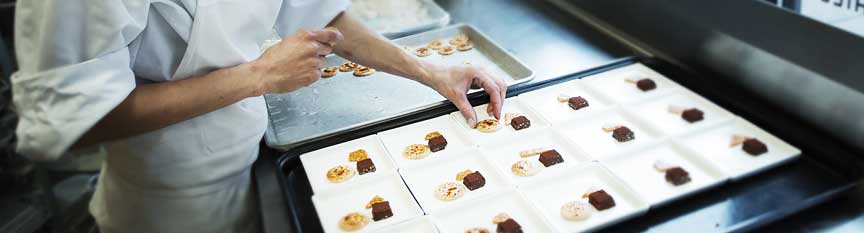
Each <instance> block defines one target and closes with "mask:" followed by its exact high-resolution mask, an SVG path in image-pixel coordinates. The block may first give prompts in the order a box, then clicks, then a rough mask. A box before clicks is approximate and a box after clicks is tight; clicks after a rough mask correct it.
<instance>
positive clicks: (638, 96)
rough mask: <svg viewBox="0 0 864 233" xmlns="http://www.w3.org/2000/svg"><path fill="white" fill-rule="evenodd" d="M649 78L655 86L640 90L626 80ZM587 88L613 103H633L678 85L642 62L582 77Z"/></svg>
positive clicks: (658, 95) (665, 91)
mask: <svg viewBox="0 0 864 233" xmlns="http://www.w3.org/2000/svg"><path fill="white" fill-rule="evenodd" d="M643 78H649V79H651V80H653V81H654V83H656V84H657V88H656V89H654V90H649V91H642V90H639V88H637V87H636V84H635V83H630V82H627V81H626V80H627V79H633V80H639V79H643ZM582 81H583V83H584V84H585V86H586V87H588V89H591V90H592V91H594V92H595V93H598V94H600V95H603V96H605V97H607V98H608V99H610V100H612V101H614V102H615V103H624V104H626V103H633V102H639V101H645V100H649V99H653V98H656V97H660V96H663V95H666V94H669V92H670V91H672V90H675V89H678V88H680V86H679V85H678V84H677V83H675V82H673V81H671V80H669V79H668V78H666V77H664V76H663V75H661V74H659V73H657V72H655V71H654V70H651V69H650V68H648V67H646V66H644V65H642V64H634V65H630V66H626V67H623V68H619V69H615V70H611V71H608V72H603V73H600V74H596V75H592V76H588V77H585V78H583V79H582Z"/></svg>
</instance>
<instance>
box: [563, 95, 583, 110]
mask: <svg viewBox="0 0 864 233" xmlns="http://www.w3.org/2000/svg"><path fill="white" fill-rule="evenodd" d="M567 105H569V106H570V108H572V109H573V110H579V109H582V108H584V107H588V100H585V98H582V96H576V97H570V99H568V100H567Z"/></svg>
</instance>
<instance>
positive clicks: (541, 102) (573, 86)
mask: <svg viewBox="0 0 864 233" xmlns="http://www.w3.org/2000/svg"><path fill="white" fill-rule="evenodd" d="M559 95H566V96H570V97H582V98H584V99H585V100H586V101H588V107H584V108H580V109H579V110H573V109H572V108H570V106H569V105H568V104H567V102H564V103H561V102H559V101H558V96H559ZM517 98H518V99H519V101H520V102H522V103H523V104H525V105H527V106H528V107H530V108H531V109H532V110H534V111H535V112H537V113H538V114H540V115H541V116H542V117H543V118H545V119H546V120H549V122H550V123H551V124H557V123H562V122H566V121H568V120H571V119H574V118H580V117H585V116H589V115H591V114H592V113H596V112H598V111H603V110H606V109H609V108H611V107H612V106H613V105H614V104H613V103H612V101H610V100H608V99H606V98H605V97H602V96H601V95H598V94H596V93H593V92H591V91H590V90H588V89H586V88H585V87H584V83H583V81H581V80H573V81H569V82H566V83H562V84H558V85H554V86H550V87H546V88H543V89H540V90H535V91H531V92H528V93H525V94H521V95H519V96H518V97H517Z"/></svg>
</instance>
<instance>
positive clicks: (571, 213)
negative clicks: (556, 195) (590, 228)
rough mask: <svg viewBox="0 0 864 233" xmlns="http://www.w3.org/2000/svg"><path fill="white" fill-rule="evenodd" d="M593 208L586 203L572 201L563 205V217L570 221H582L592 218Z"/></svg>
mask: <svg viewBox="0 0 864 233" xmlns="http://www.w3.org/2000/svg"><path fill="white" fill-rule="evenodd" d="M591 215H592V207H591V205H588V204H586V203H584V202H580V201H571V202H567V203H564V205H561V217H562V218H564V219H567V220H570V221H582V220H585V219H588V218H590V217H591Z"/></svg>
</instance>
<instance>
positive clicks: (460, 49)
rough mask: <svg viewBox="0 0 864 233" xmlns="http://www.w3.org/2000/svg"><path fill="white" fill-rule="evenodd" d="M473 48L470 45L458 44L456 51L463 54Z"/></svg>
mask: <svg viewBox="0 0 864 233" xmlns="http://www.w3.org/2000/svg"><path fill="white" fill-rule="evenodd" d="M473 48H474V45H472V44H471V43H464V44H460V45H457V46H456V50H459V51H463V52H464V51H468V50H471V49H473Z"/></svg>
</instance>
